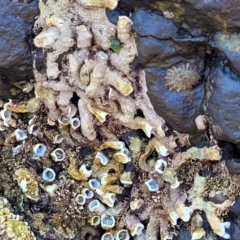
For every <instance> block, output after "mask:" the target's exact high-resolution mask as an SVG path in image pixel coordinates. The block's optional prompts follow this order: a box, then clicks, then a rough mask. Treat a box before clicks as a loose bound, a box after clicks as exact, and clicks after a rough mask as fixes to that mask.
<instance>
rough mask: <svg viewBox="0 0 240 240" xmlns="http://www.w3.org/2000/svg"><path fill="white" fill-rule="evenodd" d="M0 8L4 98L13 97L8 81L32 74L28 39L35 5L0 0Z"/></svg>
mask: <svg viewBox="0 0 240 240" xmlns="http://www.w3.org/2000/svg"><path fill="white" fill-rule="evenodd" d="M0 9H1V11H0V23H1V24H0V53H1V54H0V76H1V81H0V85H1V90H0V97H2V98H4V99H7V98H12V97H13V96H12V95H11V93H10V88H11V83H13V82H17V81H21V80H27V81H28V80H29V79H30V78H31V77H32V75H33V73H32V55H31V51H30V42H31V34H32V30H31V29H32V24H33V23H34V20H35V17H36V16H37V15H38V4H37V1H32V2H31V3H29V4H25V3H20V2H13V1H10V0H0Z"/></svg>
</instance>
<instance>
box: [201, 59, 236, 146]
mask: <svg viewBox="0 0 240 240" xmlns="http://www.w3.org/2000/svg"><path fill="white" fill-rule="evenodd" d="M225 62H226V58H225V57H224V56H222V57H220V56H219V57H218V59H217V60H216V63H215V64H214V65H213V66H212V67H211V68H210V69H209V71H208V74H207V80H208V82H207V90H208V91H207V95H206V96H207V97H206V100H205V101H206V108H205V111H206V113H207V115H208V118H209V121H210V126H211V130H212V133H213V135H214V137H215V138H216V139H219V140H223V141H228V142H233V143H235V144H237V145H239V144H240V129H239V119H240V105H239V102H240V91H239V89H240V79H239V78H238V77H237V75H236V74H234V73H233V71H232V69H231V67H230V65H229V66H227V63H225Z"/></svg>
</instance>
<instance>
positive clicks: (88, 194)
mask: <svg viewBox="0 0 240 240" xmlns="http://www.w3.org/2000/svg"><path fill="white" fill-rule="evenodd" d="M81 192H82V194H83V195H84V196H85V198H86V199H91V198H93V196H94V193H93V191H91V190H89V189H88V188H83V189H82V191H81Z"/></svg>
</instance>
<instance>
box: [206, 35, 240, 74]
mask: <svg viewBox="0 0 240 240" xmlns="http://www.w3.org/2000/svg"><path fill="white" fill-rule="evenodd" d="M210 44H211V46H212V47H214V48H216V49H217V51H221V52H223V53H224V54H225V56H226V58H227V59H228V61H229V62H230V64H231V68H232V69H233V71H235V73H236V74H237V75H238V76H239V77H240V34H221V33H217V34H215V35H214V36H213V38H212V41H211V42H210Z"/></svg>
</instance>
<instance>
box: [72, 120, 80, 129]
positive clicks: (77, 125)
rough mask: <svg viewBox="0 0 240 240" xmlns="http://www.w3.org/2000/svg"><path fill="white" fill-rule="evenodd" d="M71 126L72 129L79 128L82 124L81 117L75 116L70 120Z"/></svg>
mask: <svg viewBox="0 0 240 240" xmlns="http://www.w3.org/2000/svg"><path fill="white" fill-rule="evenodd" d="M70 126H71V127H72V129H74V130H76V129H77V128H79V127H80V126H81V122H80V119H79V118H77V117H75V118H72V119H71V120H70Z"/></svg>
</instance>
